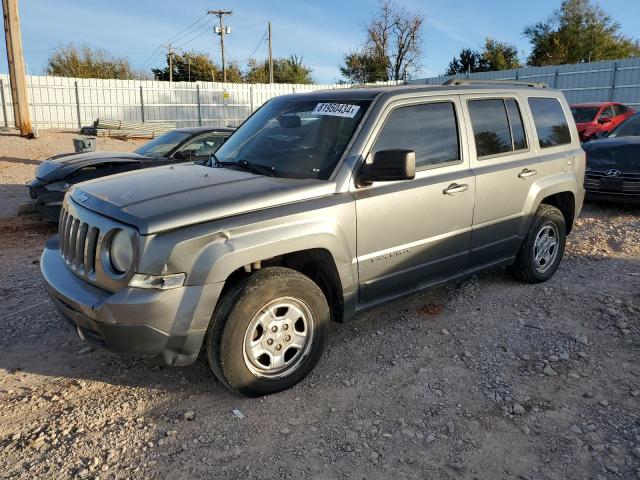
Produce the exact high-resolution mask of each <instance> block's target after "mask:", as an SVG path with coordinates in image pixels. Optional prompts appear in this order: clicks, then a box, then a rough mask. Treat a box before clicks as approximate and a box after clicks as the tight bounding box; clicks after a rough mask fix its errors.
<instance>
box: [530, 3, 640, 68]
mask: <svg viewBox="0 0 640 480" xmlns="http://www.w3.org/2000/svg"><path fill="white" fill-rule="evenodd" d="M524 35H525V36H526V37H527V38H528V39H529V42H530V43H531V46H532V51H531V54H530V55H529V58H528V60H527V63H528V64H529V65H531V66H544V65H559V64H565V63H581V62H593V61H598V60H614V59H617V58H626V57H632V56H638V55H640V43H639V42H638V41H637V40H634V39H631V38H629V37H626V36H625V35H623V34H622V33H621V32H620V24H619V23H618V22H616V21H614V20H613V19H612V18H611V16H609V14H607V12H605V11H604V10H603V9H602V8H601V7H600V6H598V5H597V4H592V3H591V1H590V0H563V2H562V3H561V5H560V9H558V10H556V11H555V12H554V13H553V15H552V16H551V17H549V18H548V19H547V20H546V21H543V22H538V23H536V24H534V25H529V26H527V27H525V29H524Z"/></svg>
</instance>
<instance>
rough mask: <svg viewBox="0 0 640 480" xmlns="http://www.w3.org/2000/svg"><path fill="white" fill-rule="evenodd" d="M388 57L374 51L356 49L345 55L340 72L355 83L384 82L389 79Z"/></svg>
mask: <svg viewBox="0 0 640 480" xmlns="http://www.w3.org/2000/svg"><path fill="white" fill-rule="evenodd" d="M387 68H388V65H387V57H386V56H382V57H380V56H376V53H375V52H373V51H370V52H367V51H355V52H350V53H347V54H346V55H345V56H344V65H341V66H340V73H342V75H343V76H345V77H347V78H348V79H350V80H351V81H352V82H354V83H373V82H381V81H382V82H383V81H386V80H388V79H389V75H388V73H387Z"/></svg>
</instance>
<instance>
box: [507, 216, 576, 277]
mask: <svg viewBox="0 0 640 480" xmlns="http://www.w3.org/2000/svg"><path fill="white" fill-rule="evenodd" d="M544 237H546V243H545V239H544ZM538 239H540V240H538ZM566 239H567V227H566V224H565V220H564V216H563V215H562V212H561V211H560V210H558V209H557V208H556V207H553V206H551V205H545V204H542V205H540V206H539V207H538V210H537V211H536V214H535V216H534V217H533V221H532V222H531V226H530V227H529V232H528V233H527V237H526V238H525V239H524V242H523V243H522V246H521V247H520V251H519V252H518V255H517V256H516V261H515V263H514V265H513V273H514V275H515V277H516V278H517V279H518V280H521V281H523V282H526V283H540V282H546V281H547V280H549V279H550V278H551V277H552V276H553V274H554V273H555V271H556V270H557V269H558V266H559V265H560V262H561V261H562V255H563V254H564V247H565V243H566ZM554 242H555V246H551V245H553V244H554ZM547 246H548V248H547ZM544 253H548V255H543V254H544Z"/></svg>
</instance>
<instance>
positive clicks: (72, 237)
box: [67, 218, 80, 265]
mask: <svg viewBox="0 0 640 480" xmlns="http://www.w3.org/2000/svg"><path fill="white" fill-rule="evenodd" d="M79 226H80V220H78V219H77V218H74V219H73V220H71V229H70V232H69V248H67V260H68V261H69V262H70V263H71V264H72V265H74V264H75V254H76V244H77V243H78V227H79Z"/></svg>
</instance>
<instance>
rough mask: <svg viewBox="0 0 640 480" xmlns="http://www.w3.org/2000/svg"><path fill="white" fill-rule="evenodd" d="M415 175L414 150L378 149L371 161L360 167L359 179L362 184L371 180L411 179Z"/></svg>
mask: <svg viewBox="0 0 640 480" xmlns="http://www.w3.org/2000/svg"><path fill="white" fill-rule="evenodd" d="M415 176H416V152H414V151H413V150H380V151H379V152H376V153H375V154H374V155H373V161H372V162H371V163H365V164H363V165H362V168H361V169H360V176H359V180H360V182H361V183H362V184H364V185H369V184H371V183H372V182H393V181H397V180H412V179H413V178H415Z"/></svg>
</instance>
